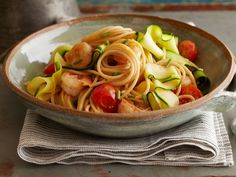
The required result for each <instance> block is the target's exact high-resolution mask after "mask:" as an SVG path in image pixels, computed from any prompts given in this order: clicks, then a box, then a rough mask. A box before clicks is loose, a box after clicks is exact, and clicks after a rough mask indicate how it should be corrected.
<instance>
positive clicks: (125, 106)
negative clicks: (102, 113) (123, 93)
mask: <svg viewBox="0 0 236 177" xmlns="http://www.w3.org/2000/svg"><path fill="white" fill-rule="evenodd" d="M141 111H142V110H141V109H139V108H138V107H136V106H135V105H134V104H132V103H130V102H128V101H127V100H125V99H122V100H121V102H120V103H119V105H118V110H117V112H118V113H128V112H141Z"/></svg>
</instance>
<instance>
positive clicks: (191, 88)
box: [179, 84, 203, 104]
mask: <svg viewBox="0 0 236 177" xmlns="http://www.w3.org/2000/svg"><path fill="white" fill-rule="evenodd" d="M180 95H192V96H193V97H194V98H195V99H198V98H201V97H202V96H203V94H202V92H201V91H200V90H199V89H198V88H197V87H196V86H195V85H193V84H190V85H186V86H182V88H181V91H180ZM179 101H180V104H184V103H188V102H190V101H191V99H189V98H182V99H180V100H179Z"/></svg>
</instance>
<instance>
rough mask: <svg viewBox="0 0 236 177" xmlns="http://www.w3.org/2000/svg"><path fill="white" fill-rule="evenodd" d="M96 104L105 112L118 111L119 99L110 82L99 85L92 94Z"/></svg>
mask: <svg viewBox="0 0 236 177" xmlns="http://www.w3.org/2000/svg"><path fill="white" fill-rule="evenodd" d="M91 98H92V100H93V102H94V104H95V105H96V106H98V107H100V108H101V109H102V110H103V111H104V112H110V113H111V112H117V108H118V104H119V102H120V101H119V100H118V99H116V90H115V88H114V87H113V86H112V85H110V84H102V85H99V86H97V87H96V88H95V89H94V90H93V91H92V94H91Z"/></svg>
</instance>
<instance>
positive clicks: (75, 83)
mask: <svg viewBox="0 0 236 177" xmlns="http://www.w3.org/2000/svg"><path fill="white" fill-rule="evenodd" d="M91 84H92V80H91V78H90V77H89V76H87V75H75V74H71V73H69V72H64V73H63V74H62V76H61V88H62V89H63V90H64V91H65V92H66V93H67V94H68V95H71V96H77V95H78V94H79V93H80V91H81V90H82V89H83V88H85V87H86V86H90V85H91Z"/></svg>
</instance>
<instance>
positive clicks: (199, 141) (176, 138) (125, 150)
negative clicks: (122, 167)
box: [17, 110, 234, 166]
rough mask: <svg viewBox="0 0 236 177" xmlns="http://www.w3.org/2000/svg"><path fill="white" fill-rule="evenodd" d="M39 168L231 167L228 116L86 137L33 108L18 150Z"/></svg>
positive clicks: (207, 115) (208, 116) (212, 114)
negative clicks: (138, 133)
mask: <svg viewBox="0 0 236 177" xmlns="http://www.w3.org/2000/svg"><path fill="white" fill-rule="evenodd" d="M17 152H18V154H19V156H20V157H21V158H22V159H23V160H25V161H28V162H31V163H36V164H51V163H59V164H106V163H124V164H131V165H169V166H231V165H233V163H234V162H233V156H232V149H231V145H230V141H229V138H228V134H227V132H226V129H225V125H224V121H223V116H222V114H220V113H215V112H207V113H204V114H202V115H201V116H198V117H195V118H194V119H193V120H191V121H190V122H187V123H185V124H183V125H181V126H178V127H176V128H172V129H170V130H167V131H164V132H161V133H158V134H155V135H151V136H147V137H140V138H129V139H112V138H104V137H98V136H93V135H88V134H83V133H80V132H78V131H74V130H71V129H68V128H66V127H64V126H63V125H60V124H58V123H55V122H53V121H51V120H49V119H47V118H43V117H41V116H40V115H38V114H36V113H35V112H33V111H31V110H28V111H27V113H26V117H25V122H24V126H23V129H22V132H21V135H20V140H19V145H18V148H17Z"/></svg>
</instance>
